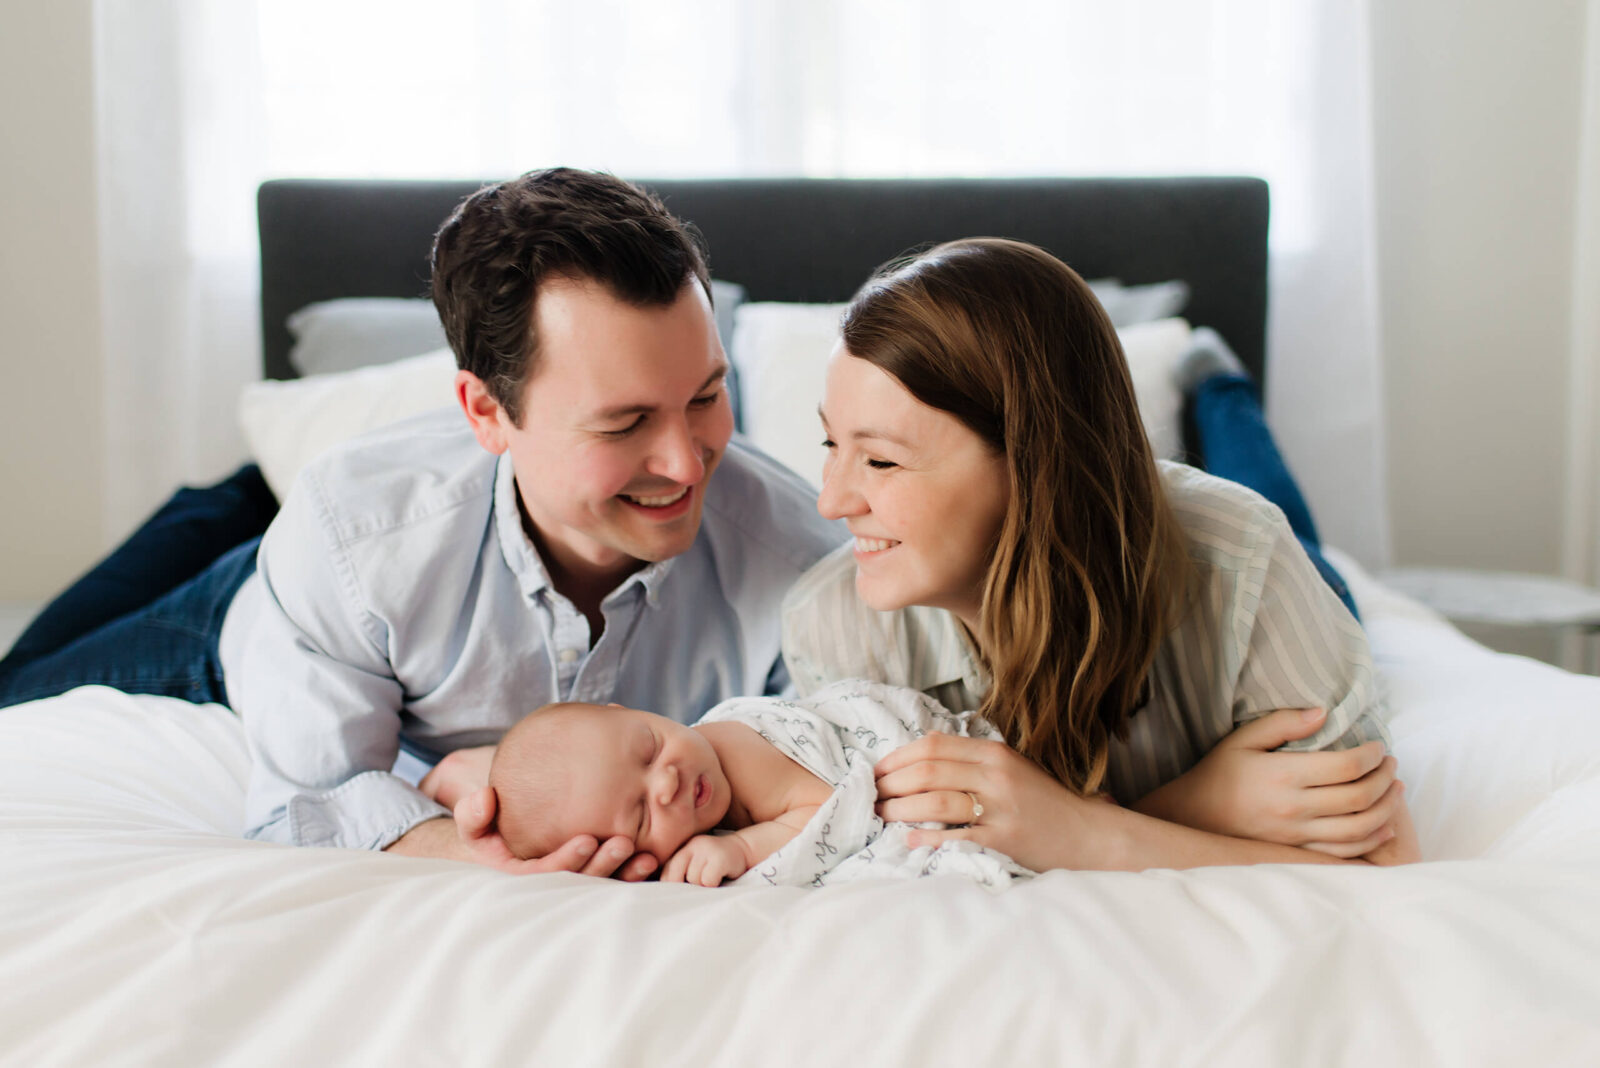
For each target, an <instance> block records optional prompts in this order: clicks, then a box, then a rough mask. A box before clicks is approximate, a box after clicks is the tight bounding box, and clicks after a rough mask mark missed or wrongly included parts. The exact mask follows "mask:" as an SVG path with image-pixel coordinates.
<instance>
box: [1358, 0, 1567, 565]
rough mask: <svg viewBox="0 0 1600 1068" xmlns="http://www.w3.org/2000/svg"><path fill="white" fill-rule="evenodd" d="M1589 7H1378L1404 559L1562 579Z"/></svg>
mask: <svg viewBox="0 0 1600 1068" xmlns="http://www.w3.org/2000/svg"><path fill="white" fill-rule="evenodd" d="M1584 6H1585V5H1584V4H1583V3H1582V0H1555V2H1551V0H1539V2H1536V3H1522V4H1507V3H1503V2H1500V0H1408V2H1405V3H1382V2H1379V3H1374V4H1373V5H1372V33H1373V63H1374V67H1375V71H1374V76H1375V85H1374V93H1373V101H1374V118H1375V126H1376V146H1375V160H1376V167H1377V193H1378V243H1379V278H1380V286H1381V299H1382V318H1383V339H1384V346H1385V367H1386V386H1387V390H1388V396H1387V402H1388V429H1389V456H1390V460H1389V486H1390V502H1391V509H1392V517H1393V524H1394V547H1395V558H1396V562H1397V563H1400V564H1431V565H1439V566H1464V567H1486V568H1504V569H1513V570H1523V571H1537V572H1548V573H1556V572H1559V571H1560V569H1561V530H1562V515H1563V505H1564V493H1565V477H1566V475H1565V465H1566V448H1567V438H1566V427H1567V372H1568V361H1569V356H1570V342H1571V336H1570V324H1571V312H1572V263H1573V243H1572V234H1573V229H1574V223H1575V215H1574V211H1575V195H1574V194H1575V188H1576V186H1575V183H1576V175H1577V164H1578V149H1579V129H1580V121H1579V120H1580V114H1579V113H1580V103H1581V99H1582V89H1583V80H1582V73H1583V72H1582V67H1583V39H1584Z"/></svg>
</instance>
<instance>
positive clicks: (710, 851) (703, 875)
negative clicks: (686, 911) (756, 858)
mask: <svg viewBox="0 0 1600 1068" xmlns="http://www.w3.org/2000/svg"><path fill="white" fill-rule="evenodd" d="M749 870H750V858H749V857H748V856H747V855H746V853H745V849H744V847H743V846H742V845H740V844H739V840H738V839H737V838H735V837H734V836H733V835H731V834H726V835H715V834H697V835H695V836H694V837H693V838H691V839H689V840H688V841H687V842H685V843H684V844H683V846H682V848H680V849H679V850H678V851H677V852H676V853H674V854H672V856H671V857H669V858H668V859H667V866H666V867H665V868H662V869H661V881H662V882H664V883H692V884H693V885H695V886H721V885H722V883H723V881H724V880H726V879H737V878H738V877H739V876H741V875H743V874H744V873H745V872H747V871H749Z"/></svg>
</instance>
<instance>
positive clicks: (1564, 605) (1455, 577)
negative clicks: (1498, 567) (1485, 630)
mask: <svg viewBox="0 0 1600 1068" xmlns="http://www.w3.org/2000/svg"><path fill="white" fill-rule="evenodd" d="M1378 579H1379V581H1381V582H1383V583H1384V584H1385V585H1386V586H1391V587H1393V588H1394V589H1396V590H1399V591H1400V592H1401V593H1403V594H1405V595H1406V596H1408V597H1411V598H1414V599H1415V600H1418V601H1421V602H1422V603H1423V604H1425V605H1427V606H1428V607H1429V608H1432V609H1433V610H1434V611H1435V612H1438V613H1439V614H1440V615H1442V616H1444V617H1445V618H1446V619H1448V620H1450V621H1451V622H1452V623H1488V624H1493V625H1496V626H1504V627H1551V628H1555V629H1562V630H1571V631H1574V632H1576V633H1578V634H1581V635H1582V636H1583V639H1584V670H1586V671H1588V670H1590V668H1591V662H1593V667H1594V669H1595V670H1596V671H1600V659H1597V658H1596V656H1595V648H1594V647H1595V640H1594V639H1595V637H1596V636H1597V635H1600V590H1595V589H1591V588H1589V587H1588V586H1582V585H1579V584H1578V583H1576V582H1569V581H1567V580H1566V579H1561V578H1556V577H1555V576H1553V575H1528V574H1523V573H1521V572H1517V571H1474V570H1470V569H1464V568H1463V569H1452V568H1432V567H1397V568H1392V569H1390V570H1388V571H1384V572H1382V573H1380V574H1379V576H1378Z"/></svg>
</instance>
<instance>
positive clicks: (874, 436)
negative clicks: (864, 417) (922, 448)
mask: <svg viewBox="0 0 1600 1068" xmlns="http://www.w3.org/2000/svg"><path fill="white" fill-rule="evenodd" d="M817 418H819V419H821V420H822V429H823V431H824V432H828V433H831V431H829V430H828V417H827V416H826V415H824V414H823V412H822V405H820V404H819V405H817ZM865 439H871V440H874V441H887V442H889V443H890V444H891V445H898V446H900V447H901V448H902V449H915V448H916V446H915V445H913V444H911V442H909V441H907V440H906V439H905V438H903V437H901V436H900V435H898V434H893V433H890V432H889V431H887V430H876V429H874V428H872V427H865V428H863V429H859V430H852V431H851V432H850V440H851V441H862V440H865Z"/></svg>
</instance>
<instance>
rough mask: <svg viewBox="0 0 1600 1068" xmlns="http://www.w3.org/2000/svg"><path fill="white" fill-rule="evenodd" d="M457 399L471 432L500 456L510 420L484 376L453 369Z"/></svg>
mask: <svg viewBox="0 0 1600 1068" xmlns="http://www.w3.org/2000/svg"><path fill="white" fill-rule="evenodd" d="M456 402H457V403H459V404H460V405H461V410H462V411H463V412H465V413H466V415H467V422H468V423H470V424H471V425H472V435H473V437H475V438H477V439H478V444H479V445H482V446H483V447H484V449H485V450H486V451H488V452H492V453H494V454H495V455H496V456H499V455H500V454H501V453H503V452H505V451H506V448H507V447H508V445H509V444H510V442H509V440H508V439H507V437H506V432H507V431H508V430H509V429H510V426H511V420H510V419H509V418H508V417H507V416H506V410H505V409H504V408H502V407H501V406H500V402H499V401H497V400H495V399H494V395H493V394H492V393H490V392H489V387H487V386H485V385H484V384H483V379H481V378H479V377H478V376H477V375H475V374H473V373H472V372H471V371H457V372H456Z"/></svg>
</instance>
